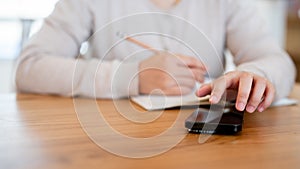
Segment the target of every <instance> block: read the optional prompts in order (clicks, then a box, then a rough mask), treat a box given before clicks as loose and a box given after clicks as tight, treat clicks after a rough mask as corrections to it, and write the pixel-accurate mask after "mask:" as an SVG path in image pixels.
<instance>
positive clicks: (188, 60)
mask: <svg viewBox="0 0 300 169" xmlns="http://www.w3.org/2000/svg"><path fill="white" fill-rule="evenodd" d="M177 56H178V58H180V60H181V62H182V63H183V64H182V65H185V66H188V67H190V68H198V69H201V70H203V71H207V70H206V67H205V65H204V63H203V62H201V61H200V60H199V59H197V58H195V57H191V56H184V55H177Z"/></svg>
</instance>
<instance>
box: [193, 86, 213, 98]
mask: <svg viewBox="0 0 300 169" xmlns="http://www.w3.org/2000/svg"><path fill="white" fill-rule="evenodd" d="M211 91H212V84H211V83H209V84H203V85H202V86H201V87H200V88H199V89H198V90H197V92H196V96H198V97H203V96H206V95H209V94H210V93H211Z"/></svg>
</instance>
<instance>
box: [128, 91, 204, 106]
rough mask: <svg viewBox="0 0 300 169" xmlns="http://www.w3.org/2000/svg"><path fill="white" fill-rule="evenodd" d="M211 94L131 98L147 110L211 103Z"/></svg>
mask: <svg viewBox="0 0 300 169" xmlns="http://www.w3.org/2000/svg"><path fill="white" fill-rule="evenodd" d="M208 99H209V96H205V97H197V96H196V95H195V93H194V92H192V93H191V94H188V95H184V96H157V95H142V96H135V97H131V100H132V101H133V102H135V103H136V104H138V105H140V106H141V107H143V108H144V109H146V110H161V109H168V108H173V107H179V106H193V105H200V104H209V102H208Z"/></svg>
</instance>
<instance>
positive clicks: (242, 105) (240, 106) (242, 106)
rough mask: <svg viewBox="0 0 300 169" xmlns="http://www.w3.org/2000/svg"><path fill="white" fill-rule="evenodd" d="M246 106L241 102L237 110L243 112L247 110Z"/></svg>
mask: <svg viewBox="0 0 300 169" xmlns="http://www.w3.org/2000/svg"><path fill="white" fill-rule="evenodd" d="M245 106H246V105H245V104H244V103H242V102H239V103H238V104H237V109H238V110H240V111H243V110H244V109H245Z"/></svg>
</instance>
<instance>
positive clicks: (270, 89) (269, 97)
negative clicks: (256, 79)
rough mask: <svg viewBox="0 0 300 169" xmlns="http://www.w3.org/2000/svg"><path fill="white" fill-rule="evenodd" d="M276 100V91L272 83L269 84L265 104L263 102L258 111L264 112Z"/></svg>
mask: <svg viewBox="0 0 300 169" xmlns="http://www.w3.org/2000/svg"><path fill="white" fill-rule="evenodd" d="M274 98H275V89H274V87H273V85H272V84H271V83H268V85H267V87H266V90H265V98H264V100H263V102H261V103H260V104H259V106H258V111H259V112H263V111H264V110H265V109H266V108H268V107H269V106H270V105H271V104H272V102H273V100H274Z"/></svg>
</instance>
